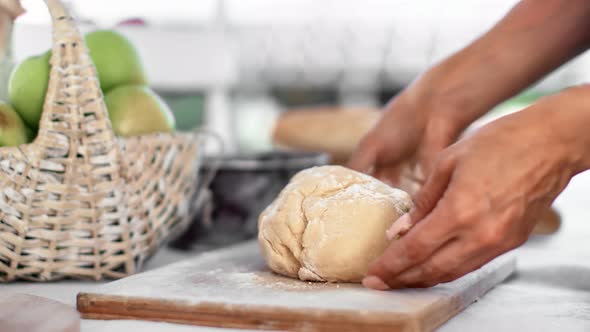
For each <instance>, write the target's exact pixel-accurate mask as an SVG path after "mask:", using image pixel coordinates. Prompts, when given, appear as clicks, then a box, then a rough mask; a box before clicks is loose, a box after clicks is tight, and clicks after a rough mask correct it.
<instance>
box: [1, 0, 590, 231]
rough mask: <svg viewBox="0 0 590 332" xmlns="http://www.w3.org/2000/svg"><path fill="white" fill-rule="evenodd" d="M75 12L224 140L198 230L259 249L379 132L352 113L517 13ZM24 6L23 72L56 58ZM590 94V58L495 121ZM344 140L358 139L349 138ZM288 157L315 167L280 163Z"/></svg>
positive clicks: (227, 4)
mask: <svg viewBox="0 0 590 332" xmlns="http://www.w3.org/2000/svg"><path fill="white" fill-rule="evenodd" d="M67 3H68V4H69V6H70V7H71V8H72V9H73V11H74V12H75V14H76V16H77V17H78V19H79V20H80V21H81V22H82V25H81V26H82V30H83V31H90V30H93V29H97V28H109V29H116V30H118V31H120V32H121V33H123V34H124V35H125V36H127V37H128V38H129V39H130V40H131V41H132V42H133V43H134V44H135V46H136V47H137V48H138V50H139V53H140V55H141V58H142V60H143V62H144V65H145V67H146V70H147V74H148V76H149V79H150V81H151V84H150V85H151V86H152V87H153V88H154V89H155V90H156V91H157V92H158V93H159V94H160V95H161V96H163V97H164V99H165V100H166V101H167V102H168V104H169V105H170V107H171V108H172V110H173V112H174V114H175V116H176V118H177V126H178V129H180V130H193V129H195V128H209V129H210V130H212V131H214V132H215V133H217V134H218V135H219V136H221V137H222V138H223V141H224V146H225V152H226V153H225V156H226V157H225V159H224V162H223V163H221V166H220V165H219V164H216V166H214V165H213V164H212V163H209V164H207V163H205V165H204V168H203V171H204V172H207V171H211V170H215V169H216V167H221V168H220V169H219V173H218V175H217V177H216V181H217V182H216V181H214V182H213V184H212V187H211V188H212V189H211V190H210V191H209V192H208V194H209V201H211V200H214V201H215V202H214V203H211V204H209V205H207V204H206V203H203V206H205V207H203V209H204V210H207V211H209V212H208V217H204V218H203V220H201V221H199V223H198V224H199V225H201V226H202V225H209V224H211V223H212V221H211V220H219V219H224V220H230V222H229V223H227V224H228V225H234V226H230V227H229V229H230V230H231V229H232V228H231V227H235V228H236V229H240V230H242V228H240V227H244V225H246V226H247V229H248V231H247V232H246V233H247V234H248V235H246V236H252V235H253V234H254V232H255V223H256V218H257V216H258V213H259V212H260V210H261V209H262V208H263V207H264V206H265V205H266V204H268V202H269V200H270V199H272V198H273V197H274V195H276V193H277V191H278V190H280V189H281V187H282V186H283V185H284V183H285V181H286V180H287V179H288V177H289V176H290V175H292V174H293V172H295V171H296V170H298V169H300V168H303V167H308V166H311V165H316V164H321V163H326V162H343V161H344V160H345V159H346V157H347V155H348V154H349V153H350V150H351V149H352V148H353V147H354V144H355V143H356V142H357V141H358V138H359V137H360V136H362V133H363V131H366V129H367V128H368V127H370V126H371V125H372V123H374V121H375V119H374V118H371V119H365V118H363V117H362V116H361V117H358V114H361V113H357V112H346V111H350V110H365V111H366V110H377V109H379V108H380V107H381V106H382V105H383V104H384V103H385V102H386V101H387V100H388V99H389V98H391V97H392V96H394V95H395V94H396V93H397V92H399V91H400V90H401V89H403V88H404V87H405V86H406V85H407V84H408V83H410V82H411V81H412V80H413V79H414V78H415V77H416V76H417V75H419V73H421V72H422V71H423V70H425V69H426V68H427V67H429V66H431V65H432V64H434V63H436V62H437V61H439V60H441V59H442V58H444V57H446V56H447V55H449V54H450V53H452V52H453V51H455V50H457V49H459V48H460V47H462V46H464V45H466V44H467V43H468V42H469V41H471V40H473V39H474V38H476V37H477V36H479V35H480V34H481V33H483V32H484V31H486V30H487V29H489V28H490V27H491V26H492V25H493V24H494V23H495V22H497V21H498V20H499V19H500V18H501V17H502V16H503V15H504V14H505V13H506V12H507V11H508V10H509V9H510V7H512V6H513V5H514V4H515V3H517V1H516V0H451V1H439V0H420V1H416V0H322V1H318V0H198V1H191V0H166V1H162V0H150V1H146V0H101V1H84V0H77V1H74V0H70V1H67ZM22 4H23V6H24V7H25V8H26V10H27V13H26V14H25V15H23V16H22V17H19V18H18V19H17V21H16V25H15V27H14V32H13V52H14V54H13V56H14V59H15V61H16V62H18V61H20V60H22V59H24V58H25V57H27V56H30V55H33V54H38V53H42V52H44V51H45V50H46V49H48V48H49V47H50V45H51V28H50V22H49V15H48V13H47V9H46V7H45V5H44V4H43V3H42V1H40V0H23V1H22ZM506 52H511V50H510V49H507V50H506ZM482 65H484V64H482ZM587 81H590V57H588V55H585V56H581V57H579V58H577V59H575V60H574V61H572V62H571V63H570V64H568V65H567V66H564V67H563V68H561V69H560V70H558V71H556V72H555V73H554V74H552V75H551V76H549V77H547V78H546V79H545V80H543V81H542V82H540V83H539V84H536V85H535V86H533V87H532V88H531V89H530V90H528V91H527V92H526V93H525V94H523V95H522V96H519V97H518V98H515V99H514V100H513V101H512V104H510V103H508V104H503V105H504V106H505V107H501V106H499V107H498V108H497V109H496V110H494V111H495V112H496V113H495V114H494V113H492V114H491V115H490V116H491V117H494V116H497V115H498V114H501V113H502V112H510V111H514V110H517V109H519V108H521V107H522V106H525V105H526V104H527V103H528V102H530V101H532V100H534V99H535V98H537V97H538V96H539V95H541V94H544V93H549V92H552V91H555V90H558V89H561V88H563V87H565V86H568V85H573V84H577V83H580V82H587ZM302 111H303V112H302ZM295 112H298V113H297V114H302V115H303V116H301V117H299V118H298V117H294V118H290V119H289V121H287V122H286V124H285V126H284V127H276V123H277V121H278V119H279V118H280V117H281V116H284V115H285V114H289V113H293V114H295ZM335 112H339V113H335ZM342 112H344V113H342ZM334 114H340V115H342V114H344V116H343V117H342V118H338V117H335V116H334ZM324 115H326V116H324ZM339 121H340V122H339ZM482 121H484V120H482ZM335 126H336V127H337V128H335V129H334V127H335ZM348 126H350V128H349V127H348ZM277 128H278V129H277ZM279 129H280V132H275V131H277V130H279ZM343 131H344V132H345V133H346V132H348V133H350V135H348V136H346V137H344V136H342V135H343ZM273 135H274V136H273ZM277 136H278V138H277ZM314 140H315V141H314ZM276 146H282V147H283V148H290V150H295V151H298V152H301V153H304V152H305V153H306V154H301V155H299V154H286V155H285V154H279V157H276V156H274V155H273V153H274V152H273V151H275V150H276ZM214 151H217V150H216V147H215V146H208V152H209V155H215V153H214ZM313 153H322V154H313ZM324 153H325V154H324ZM269 156H271V157H269ZM273 156H274V157H273ZM324 157H327V159H325V158H324ZM211 197H213V198H214V199H213V198H211ZM206 206H209V208H208V209H207V208H206ZM212 211H213V212H212ZM198 232H200V230H193V235H195V234H196V233H198ZM189 233H190V232H189ZM224 233H228V232H227V231H226V232H224ZM230 233H231V232H230ZM235 233H236V234H243V233H244V232H235ZM189 240H190V235H189ZM187 241H188V240H187Z"/></svg>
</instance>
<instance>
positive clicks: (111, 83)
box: [86, 30, 147, 93]
mask: <svg viewBox="0 0 590 332" xmlns="http://www.w3.org/2000/svg"><path fill="white" fill-rule="evenodd" d="M86 45H87V46H88V49H89V50H90V57H91V58H92V61H93V62H94V65H95V66H96V70H97V71H98V79H99V81H100V87H101V88H102V91H103V93H107V92H108V91H109V90H111V89H112V88H114V87H117V86H119V85H129V84H133V85H144V84H147V78H146V75H145V71H144V68H143V64H142V62H141V60H140V58H139V54H138V53H137V50H136V49H135V47H133V45H132V44H131V42H130V41H129V40H128V39H127V38H125V36H123V35H121V34H120V33H118V32H116V31H112V30H98V31H94V32H91V33H89V34H87V35H86Z"/></svg>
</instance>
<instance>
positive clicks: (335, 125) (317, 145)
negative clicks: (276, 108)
mask: <svg viewBox="0 0 590 332" xmlns="http://www.w3.org/2000/svg"><path fill="white" fill-rule="evenodd" d="M380 114H381V112H379V111H377V110H375V109H365V108H352V109H339V108H330V107H323V108H313V109H309V108H308V109H294V110H290V111H288V112H284V113H282V114H281V116H280V117H279V118H278V119H277V122H276V124H275V127H274V130H273V133H272V141H273V144H274V145H275V146H278V147H280V148H283V149H289V150H298V151H306V152H322V153H326V154H328V155H330V156H331V159H332V162H333V163H338V164H342V163H345V162H346V160H348V158H349V157H350V155H351V153H352V152H353V151H354V149H355V147H356V146H357V144H358V142H359V141H360V139H361V138H362V137H363V135H365V133H366V132H367V131H369V129H371V128H372V127H373V126H374V125H375V124H376V123H377V121H378V120H379V117H380Z"/></svg>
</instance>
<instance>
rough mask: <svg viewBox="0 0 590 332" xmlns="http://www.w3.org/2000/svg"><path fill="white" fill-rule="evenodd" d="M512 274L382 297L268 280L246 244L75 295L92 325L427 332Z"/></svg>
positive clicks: (494, 267)
mask: <svg viewBox="0 0 590 332" xmlns="http://www.w3.org/2000/svg"><path fill="white" fill-rule="evenodd" d="M514 268H515V259H514V257H513V256H512V255H511V254H508V255H504V256H501V257H498V258H497V259H496V260H494V261H492V262H490V263H489V264H488V265H486V266H484V267H482V268H481V269H479V270H477V271H474V272H473V273H470V274H468V275H466V276H465V277H463V278H461V279H459V280H456V281H454V282H452V283H448V284H443V285H439V286H436V287H433V288H430V289H405V290H395V291H388V292H380V291H373V290H369V289H365V288H363V287H361V286H360V285H356V284H329V283H328V284H326V283H309V282H302V281H297V280H292V279H289V278H285V277H281V276H278V275H275V274H273V273H271V272H270V271H269V270H268V269H267V268H266V266H265V264H264V261H263V260H262V259H261V258H260V254H259V251H258V246H257V244H256V243H253V242H249V243H246V244H243V245H239V246H236V247H231V248H227V249H223V250H219V251H215V252H210V253H206V254H203V255H200V256H198V257H196V258H194V259H191V260H187V261H183V262H179V263H175V264H172V265H168V266H165V267H162V268H160V269H157V270H153V271H149V272H145V273H141V274H137V275H134V276H130V277H127V278H125V279H121V280H118V281H114V282H112V283H109V284H106V285H103V286H100V287H99V288H97V289H96V290H95V291H94V292H93V293H80V294H78V310H79V311H80V312H81V313H82V316H83V317H84V318H91V319H143V320H156V321H168V322H175V323H185V324H195V325H205V326H215V327H228V328H230V327H231V328H248V329H264V330H291V331H292V330H297V331H360V330H363V331H408V332H410V331H412V332H413V331H432V330H433V329H435V328H436V327H438V326H440V325H441V324H442V323H444V322H445V321H447V320H448V319H449V318H451V317H452V316H454V315H456V314H457V313H458V312H460V311H461V310H462V309H463V308H465V307H466V306H467V305H469V304H470V303H472V302H474V301H475V300H477V299H478V298H479V297H481V296H482V295H483V294H484V293H485V292H487V291H488V290H489V289H491V288H492V287H494V285H496V284H498V283H500V282H502V281H503V280H504V279H506V278H507V277H508V276H509V275H510V274H511V273H512V272H513V271H514Z"/></svg>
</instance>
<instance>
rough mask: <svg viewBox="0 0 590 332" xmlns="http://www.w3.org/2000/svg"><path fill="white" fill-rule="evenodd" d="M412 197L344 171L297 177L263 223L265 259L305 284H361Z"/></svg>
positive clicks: (319, 171) (306, 172)
mask: <svg viewBox="0 0 590 332" xmlns="http://www.w3.org/2000/svg"><path fill="white" fill-rule="evenodd" d="M411 207H412V201H411V199H410V196H409V195H408V194H407V193H406V192H404V191H401V190H398V189H395V188H392V187H389V186H388V185H386V184H384V183H383V182H381V181H379V180H377V179H375V178H372V177H370V176H368V175H365V174H362V173H359V172H355V171H353V170H350V169H347V168H344V167H341V166H321V167H313V168H309V169H306V170H303V171H301V172H299V173H297V174H296V175H295V176H294V177H293V178H292V179H291V181H290V182H289V184H287V186H286V187H285V188H284V189H283V190H282V191H281V193H280V194H279V196H278V197H277V198H276V199H275V201H274V202H273V203H272V204H270V205H269V206H268V207H267V208H266V209H265V210H264V211H263V212H262V214H261V215H260V217H259V219H258V229H259V231H258V241H259V244H260V248H261V251H262V255H263V256H264V259H265V260H266V262H267V264H268V265H269V267H270V268H271V269H272V270H273V271H275V272H276V273H279V274H282V275H285V276H289V277H293V278H299V279H301V280H314V281H330V282H338V281H341V282H360V281H361V280H362V278H363V277H364V276H365V274H366V272H367V267H368V265H369V263H370V262H372V261H373V260H374V259H376V258H377V257H378V256H379V255H380V254H382V253H383V251H384V250H385V248H387V246H388V245H389V243H390V241H389V240H388V239H387V237H386V235H385V232H386V231H387V229H388V228H389V227H390V226H391V224H392V223H393V222H394V221H395V220H396V219H398V218H399V217H400V216H401V215H403V214H404V213H406V212H408V211H409V209H410V208H411Z"/></svg>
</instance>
